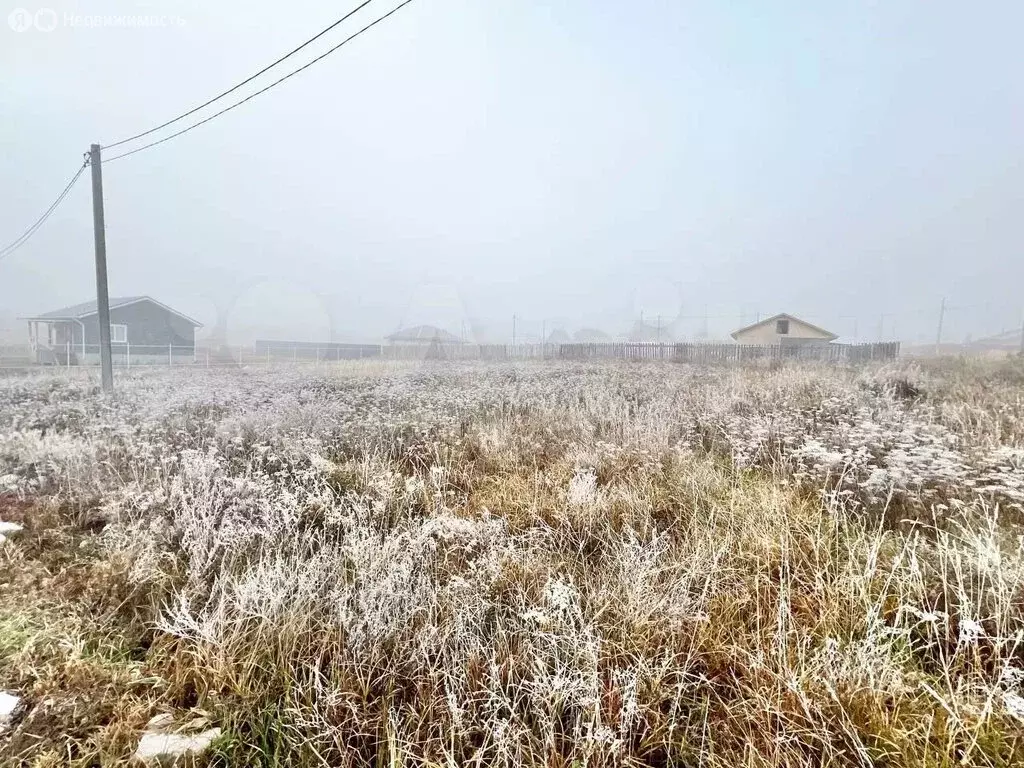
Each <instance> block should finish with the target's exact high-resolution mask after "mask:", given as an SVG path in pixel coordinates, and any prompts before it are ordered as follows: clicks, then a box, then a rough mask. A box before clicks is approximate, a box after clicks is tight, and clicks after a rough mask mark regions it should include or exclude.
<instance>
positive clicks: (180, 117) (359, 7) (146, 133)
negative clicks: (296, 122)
mask: <svg viewBox="0 0 1024 768" xmlns="http://www.w3.org/2000/svg"><path fill="white" fill-rule="evenodd" d="M372 2H373V0H365V1H364V2H363V3H361V4H360V5H357V6H356V7H355V8H353V9H352V10H351V11H349V12H348V13H346V14H345V15H344V16H342V17H341V18H340V19H338V20H337V21H335V22H334V23H333V24H331V25H330V26H328V27H326V28H324V29H323V30H321V31H320V32H318V33H317V34H315V35H314V36H313V37H311V38H309V40H307V41H306V42H304V43H303V44H302V45H300V46H299V47H298V48H294V49H292V50H291V51H289V52H288V53H286V54H285V55H284V56H282V57H281V58H279V59H278V60H277V61H275V62H274V63H273V64H268V65H267V66H265V67H264V68H263V69H261V70H260V71H259V72H257V73H256V74H254V75H250V76H249V77H247V78H246V79H245V80H243V81H242V82H240V83H238V84H237V85H233V86H232V87H231V88H228V89H227V90H226V91H224V92H223V93H219V94H217V95H216V96H214V97H213V98H212V99H210V100H209V101H205V102H203V103H202V104H200V105H199V106H198V107H194V108H193V109H190V110H189V111H188V112H184V113H182V114H180V115H178V116H177V117H176V118H174V119H173V120H168V121H167V122H166V123H161V124H160V125H158V126H156V127H154V128H150V129H149V130H148V131H143V132H142V133H137V134H135V135H134V136H129V137H128V138H127V139H121V140H120V141H115V142H114V143H113V144H105V145H104V146H103V149H113V148H114V147H119V146H121V145H122V144H127V143H128V142H130V141H135V140H136V139H141V138H142V137H143V136H149V135H150V134H152V133H156V132H157V131H159V130H161V129H163V128H166V127H167V126H169V125H174V124H175V123H177V122H178V121H179V120H184V119H185V118H186V117H189V116H190V115H194V114H195V113H196V112H198V111H199V110H201V109H205V108H206V107H208V106H210V105H211V104H213V103H214V102H215V101H219V100H220V99H223V98H224V97H225V96H227V95H228V94H230V93H234V92H235V91H237V90H238V89H239V88H241V87H242V86H243V85H246V84H248V83H251V82H252V81H253V80H255V79H256V78H257V77H259V76H260V75H262V74H264V73H266V72H268V71H270V70H271V69H273V68H274V67H276V66H277V65H278V64H280V63H281V62H283V61H285V60H286V59H289V58H291V57H292V56H294V55H295V54H296V53H298V52H299V51H301V50H302V49H303V48H306V47H307V46H309V45H312V44H313V43H315V42H316V41H317V40H319V39H320V38H321V37H323V36H324V35H326V34H327V33H328V32H330V31H331V30H332V29H334V28H335V27H337V26H338V25H339V24H341V23H343V22H345V21H348V20H349V19H350V18H352V17H353V16H354V15H355V14H357V13H359V11H361V10H363V8H365V7H366V6H368V5H369V4H370V3H372Z"/></svg>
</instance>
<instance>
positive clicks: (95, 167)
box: [82, 144, 114, 394]
mask: <svg viewBox="0 0 1024 768" xmlns="http://www.w3.org/2000/svg"><path fill="white" fill-rule="evenodd" d="M89 165H90V166H91V167H92V230H93V240H94V241H95V245H96V312H97V315H98V320H99V324H100V368H101V370H102V378H103V391H104V392H106V393H107V394H110V393H111V392H113V391H114V366H113V363H112V361H111V357H110V297H109V296H108V294H107V235H106V229H105V225H104V221H103V166H102V161H101V160H100V145H99V144H93V145H92V146H91V147H90V148H89ZM82 333H83V334H84V333H85V329H84V328H83V329H82ZM82 346H85V339H84V337H83V339H82Z"/></svg>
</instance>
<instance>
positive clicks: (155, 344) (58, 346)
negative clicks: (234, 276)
mask: <svg viewBox="0 0 1024 768" xmlns="http://www.w3.org/2000/svg"><path fill="white" fill-rule="evenodd" d="M22 319H23V320H26V321H28V332H29V343H30V345H31V347H32V352H33V355H34V358H35V360H36V362H40V363H60V364H65V365H81V364H87V365H91V364H95V363H98V362H99V355H100V323H99V312H98V310H97V308H96V302H95V301H86V302H83V303H82V304H73V305H71V306H70V307H63V308H61V309H55V310H52V311H50V312H44V313H43V314H41V315H35V316H33V317H24V318H22ZM202 327H203V326H202V323H200V322H197V321H196V320H193V319H192V318H191V317H189V316H188V315H184V314H182V313H181V312H178V311H177V310H176V309H172V308H171V307H169V306H167V305H166V304H163V303H161V302H159V301H157V300H156V299H154V298H152V297H150V296H124V297H120V298H111V299H110V343H111V352H112V354H113V356H114V359H115V361H123V362H130V363H131V364H135V363H146V362H168V361H170V362H174V360H175V359H179V360H182V359H185V358H187V359H189V360H191V359H192V358H193V357H194V356H195V348H196V329H197V328H202Z"/></svg>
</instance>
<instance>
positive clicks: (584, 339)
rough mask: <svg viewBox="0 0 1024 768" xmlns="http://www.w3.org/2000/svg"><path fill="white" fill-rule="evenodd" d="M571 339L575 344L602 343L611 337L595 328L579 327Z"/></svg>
mask: <svg viewBox="0 0 1024 768" xmlns="http://www.w3.org/2000/svg"><path fill="white" fill-rule="evenodd" d="M572 340H573V341H574V342H576V343H577V344H603V343H605V342H607V341H611V340H612V339H611V336H609V335H608V334H607V333H605V332H604V331H600V330H598V329H597V328H580V329H579V330H578V331H576V333H574V334H573V335H572Z"/></svg>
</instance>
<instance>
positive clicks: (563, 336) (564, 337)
mask: <svg viewBox="0 0 1024 768" xmlns="http://www.w3.org/2000/svg"><path fill="white" fill-rule="evenodd" d="M544 343H545V344H571V343H572V337H571V336H570V335H569V334H568V333H566V332H565V330H564V329H562V328H555V330H553V331H552V332H551V333H549V334H548V337H547V338H546V339H544Z"/></svg>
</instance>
